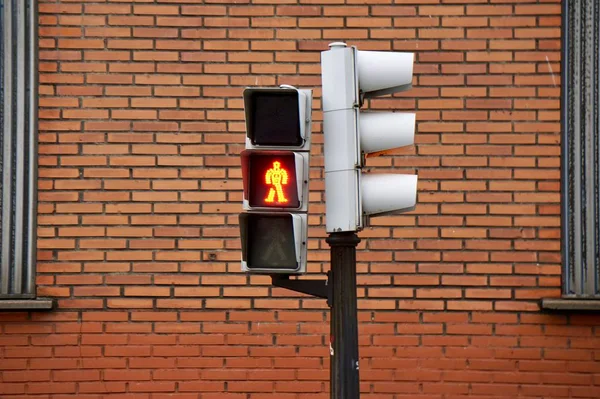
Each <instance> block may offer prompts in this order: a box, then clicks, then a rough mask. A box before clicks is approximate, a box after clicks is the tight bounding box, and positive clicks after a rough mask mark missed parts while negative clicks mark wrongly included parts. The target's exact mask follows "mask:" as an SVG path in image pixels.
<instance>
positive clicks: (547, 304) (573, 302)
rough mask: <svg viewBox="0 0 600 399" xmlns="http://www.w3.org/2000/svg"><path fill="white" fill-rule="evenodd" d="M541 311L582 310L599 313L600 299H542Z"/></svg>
mask: <svg viewBox="0 0 600 399" xmlns="http://www.w3.org/2000/svg"><path fill="white" fill-rule="evenodd" d="M542 309H546V310H584V311H588V312H598V311H600V298H598V299H569V298H546V299H542Z"/></svg>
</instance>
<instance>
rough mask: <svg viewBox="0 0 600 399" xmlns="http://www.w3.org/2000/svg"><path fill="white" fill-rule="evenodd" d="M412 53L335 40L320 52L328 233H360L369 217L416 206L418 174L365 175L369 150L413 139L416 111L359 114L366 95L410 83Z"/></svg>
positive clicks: (393, 90)
mask: <svg viewBox="0 0 600 399" xmlns="http://www.w3.org/2000/svg"><path fill="white" fill-rule="evenodd" d="M413 58H414V57H413V54H412V53H397V52H382V51H359V50H358V49H357V48H356V47H347V46H346V44H344V43H332V44H330V49H329V50H327V51H323V52H322V53H321V79H322V85H323V97H322V103H323V133H324V136H325V148H324V153H325V196H326V204H325V207H326V229H327V232H329V233H332V232H341V231H358V230H361V229H362V228H363V227H365V225H366V217H367V216H377V215H385V214H390V213H400V212H406V211H408V210H411V209H413V208H414V206H415V204H416V197H417V176H415V175H403V174H375V173H369V174H367V173H365V174H362V172H361V168H362V167H363V166H364V164H365V162H364V160H365V158H366V155H367V154H371V153H375V152H385V151H387V150H391V149H394V148H399V147H403V146H407V145H411V144H413V143H414V133H415V114H414V113H393V112H365V113H361V112H360V107H361V106H362V104H363V101H364V100H365V99H368V98H372V97H377V96H381V95H386V94H392V93H396V92H400V91H405V90H408V89H410V88H411V86H412V75H413Z"/></svg>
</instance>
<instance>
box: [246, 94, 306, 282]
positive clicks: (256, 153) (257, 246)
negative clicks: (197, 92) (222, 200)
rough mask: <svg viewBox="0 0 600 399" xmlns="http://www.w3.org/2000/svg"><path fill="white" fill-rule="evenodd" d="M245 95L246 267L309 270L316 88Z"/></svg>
mask: <svg viewBox="0 0 600 399" xmlns="http://www.w3.org/2000/svg"><path fill="white" fill-rule="evenodd" d="M243 97H244V110H245V116H246V149H245V150H244V151H242V153H241V163H242V179H243V182H244V192H243V209H244V211H245V212H244V213H241V214H240V217H239V222H240V238H241V244H242V245H241V247H242V270H243V271H246V272H251V273H264V274H280V273H284V274H298V273H304V272H306V257H307V256H306V255H307V250H306V248H307V239H308V218H307V212H308V180H309V157H310V137H311V131H310V126H311V103H312V92H311V91H310V90H298V89H296V88H294V87H291V86H281V87H278V88H247V89H246V90H244V95H243Z"/></svg>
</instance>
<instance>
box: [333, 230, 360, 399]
mask: <svg viewBox="0 0 600 399" xmlns="http://www.w3.org/2000/svg"><path fill="white" fill-rule="evenodd" d="M326 242H327V243H328V244H329V246H330V247H331V279H330V283H329V284H331V289H332V296H331V322H330V324H331V337H330V339H331V369H330V373H331V374H330V383H331V387H330V389H331V399H359V398H360V385H359V381H360V380H359V377H358V321H357V310H356V246H357V245H358V243H359V242H360V238H358V236H357V235H356V234H355V233H354V232H343V233H331V234H330V235H329V237H328V238H327V239H326Z"/></svg>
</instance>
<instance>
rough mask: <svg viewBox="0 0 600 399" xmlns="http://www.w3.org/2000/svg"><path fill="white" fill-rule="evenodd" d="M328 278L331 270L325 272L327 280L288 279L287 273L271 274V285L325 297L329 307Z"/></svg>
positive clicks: (329, 289) (329, 288)
mask: <svg viewBox="0 0 600 399" xmlns="http://www.w3.org/2000/svg"><path fill="white" fill-rule="evenodd" d="M330 279H331V271H328V272H327V280H290V276H287V275H283V276H282V275H271V280H272V284H273V286H275V287H280V288H285V289H288V290H292V291H296V292H301V293H303V294H308V295H312V296H315V297H317V298H323V299H327V305H328V306H329V307H331V285H329V284H328V283H329V280H330Z"/></svg>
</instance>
